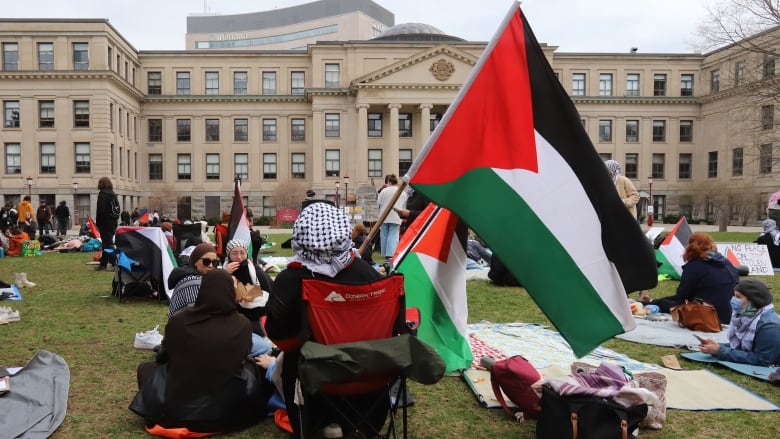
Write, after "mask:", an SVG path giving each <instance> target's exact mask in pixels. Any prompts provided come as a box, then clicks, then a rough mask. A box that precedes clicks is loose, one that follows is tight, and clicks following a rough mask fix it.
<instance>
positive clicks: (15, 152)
mask: <svg viewBox="0 0 780 439" xmlns="http://www.w3.org/2000/svg"><path fill="white" fill-rule="evenodd" d="M5 173H6V174H21V173H22V145H20V144H18V143H6V144H5Z"/></svg>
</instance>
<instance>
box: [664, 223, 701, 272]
mask: <svg viewBox="0 0 780 439" xmlns="http://www.w3.org/2000/svg"><path fill="white" fill-rule="evenodd" d="M692 234H693V231H692V230H691V226H690V225H688V220H686V219H685V217H682V218H680V220H679V221H677V224H675V225H674V228H673V229H672V231H671V232H669V234H668V235H666V237H665V238H664V240H663V242H662V243H661V245H659V246H658V252H657V253H660V255H659V256H660V257H659V258H658V260H659V261H661V262H663V265H662V266H661V267H664V266H666V269H667V270H669V269H670V268H671V269H673V270H674V272H675V274H676V275H677V276H676V277H675V276H672V275H671V274H670V276H671V277H672V278H676V279H678V280H679V279H680V277H681V276H682V266H683V264H685V260H683V253H685V246H686V245H688V238H690V237H691V235H692Z"/></svg>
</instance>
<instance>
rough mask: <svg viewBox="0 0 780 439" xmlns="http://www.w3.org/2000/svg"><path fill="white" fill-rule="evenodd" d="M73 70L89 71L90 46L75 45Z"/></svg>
mask: <svg viewBox="0 0 780 439" xmlns="http://www.w3.org/2000/svg"><path fill="white" fill-rule="evenodd" d="M73 70H89V44H87V43H73Z"/></svg>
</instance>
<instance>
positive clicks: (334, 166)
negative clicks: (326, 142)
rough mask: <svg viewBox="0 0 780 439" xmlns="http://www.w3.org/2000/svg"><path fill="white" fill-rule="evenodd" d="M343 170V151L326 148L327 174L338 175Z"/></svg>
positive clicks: (327, 175)
mask: <svg viewBox="0 0 780 439" xmlns="http://www.w3.org/2000/svg"><path fill="white" fill-rule="evenodd" d="M340 172H341V151H339V150H338V149H326V150H325V176H326V177H338V176H339V175H340Z"/></svg>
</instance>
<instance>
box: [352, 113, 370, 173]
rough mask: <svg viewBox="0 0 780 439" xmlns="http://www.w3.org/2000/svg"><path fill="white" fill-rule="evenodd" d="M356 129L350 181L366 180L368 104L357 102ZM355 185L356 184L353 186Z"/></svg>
mask: <svg viewBox="0 0 780 439" xmlns="http://www.w3.org/2000/svg"><path fill="white" fill-rule="evenodd" d="M356 107H357V110H358V115H357V124H356V126H357V131H355V142H354V145H355V152H354V154H353V157H354V159H353V162H354V165H355V168H354V171H355V172H354V173H353V174H352V175H350V177H352V178H351V180H352V182H353V183H354V184H355V185H357V184H358V182H364V181H368V107H369V105H368V104H357V105H356ZM354 187H357V186H354Z"/></svg>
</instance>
